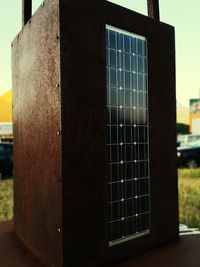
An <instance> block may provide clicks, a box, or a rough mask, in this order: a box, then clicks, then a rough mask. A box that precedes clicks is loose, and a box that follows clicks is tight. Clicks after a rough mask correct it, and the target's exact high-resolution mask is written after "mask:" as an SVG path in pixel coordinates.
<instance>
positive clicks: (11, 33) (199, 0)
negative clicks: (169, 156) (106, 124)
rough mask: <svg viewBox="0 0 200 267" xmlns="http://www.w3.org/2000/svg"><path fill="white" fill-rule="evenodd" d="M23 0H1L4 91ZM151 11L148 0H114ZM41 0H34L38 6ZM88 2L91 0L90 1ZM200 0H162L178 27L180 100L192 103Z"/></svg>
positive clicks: (199, 86)
mask: <svg viewBox="0 0 200 267" xmlns="http://www.w3.org/2000/svg"><path fill="white" fill-rule="evenodd" d="M21 2H22V1H21V0H6V1H3V0H2V1H1V2H0V36H1V38H0V94H2V93H3V92H5V91H6V90H8V89H10V88H11V87H12V85H11V63H10V62H11V59H10V57H11V53H10V51H11V48H10V44H11V42H12V40H13V39H14V37H15V36H16V35H17V33H18V32H19V31H20V29H21ZM111 2H115V3H117V4H120V5H123V6H125V7H127V8H129V9H133V10H135V11H137V12H140V13H143V14H147V7H146V5H147V4H146V3H147V0H112V1H111ZM41 3H42V1H41V0H33V9H34V10H35V9H36V8H37V7H38V6H39V5H40V4H41ZM86 3H87V1H86ZM199 12H200V0H190V1H186V0H185V1H183V0H160V19H161V21H163V22H166V23H168V24H171V25H173V26H175V29H176V75H177V77H176V79H177V80H176V81H177V84H176V88H177V100H178V101H179V102H180V103H182V104H184V105H187V106H188V102H189V98H198V97H199V94H200V15H199Z"/></svg>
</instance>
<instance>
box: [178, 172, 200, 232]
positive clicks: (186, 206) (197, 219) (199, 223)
mask: <svg viewBox="0 0 200 267" xmlns="http://www.w3.org/2000/svg"><path fill="white" fill-rule="evenodd" d="M178 174H179V219H180V223H184V224H187V225H189V226H193V227H199V228H200V169H180V170H179V171H178Z"/></svg>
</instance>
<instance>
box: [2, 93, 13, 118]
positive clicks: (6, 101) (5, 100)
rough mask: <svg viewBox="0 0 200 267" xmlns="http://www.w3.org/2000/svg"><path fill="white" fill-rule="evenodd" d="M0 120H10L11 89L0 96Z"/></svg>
mask: <svg viewBox="0 0 200 267" xmlns="http://www.w3.org/2000/svg"><path fill="white" fill-rule="evenodd" d="M0 122H12V90H10V91H8V92H6V93H5V94H3V95H1V96H0Z"/></svg>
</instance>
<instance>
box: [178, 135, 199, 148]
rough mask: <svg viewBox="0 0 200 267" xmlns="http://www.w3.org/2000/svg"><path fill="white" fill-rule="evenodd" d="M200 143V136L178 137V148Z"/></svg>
mask: <svg viewBox="0 0 200 267" xmlns="http://www.w3.org/2000/svg"><path fill="white" fill-rule="evenodd" d="M198 143H200V134H184V135H179V136H178V137H177V146H183V147H185V146H190V145H195V144H198Z"/></svg>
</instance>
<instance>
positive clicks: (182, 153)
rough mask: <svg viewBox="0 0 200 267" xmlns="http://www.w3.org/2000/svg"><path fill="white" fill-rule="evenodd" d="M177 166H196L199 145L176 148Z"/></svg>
mask: <svg viewBox="0 0 200 267" xmlns="http://www.w3.org/2000/svg"><path fill="white" fill-rule="evenodd" d="M177 160H178V167H187V168H197V167H199V166H200V146H188V147H178V148H177Z"/></svg>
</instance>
